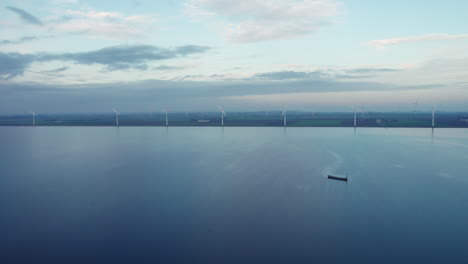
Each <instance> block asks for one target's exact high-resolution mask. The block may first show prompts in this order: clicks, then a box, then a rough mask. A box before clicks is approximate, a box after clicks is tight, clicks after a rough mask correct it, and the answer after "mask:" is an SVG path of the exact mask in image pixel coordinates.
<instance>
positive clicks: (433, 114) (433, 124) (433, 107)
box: [432, 105, 440, 128]
mask: <svg viewBox="0 0 468 264" xmlns="http://www.w3.org/2000/svg"><path fill="white" fill-rule="evenodd" d="M439 107H440V105H439V106H436V105H433V106H432V128H434V127H435V113H436V111H437V110H439Z"/></svg>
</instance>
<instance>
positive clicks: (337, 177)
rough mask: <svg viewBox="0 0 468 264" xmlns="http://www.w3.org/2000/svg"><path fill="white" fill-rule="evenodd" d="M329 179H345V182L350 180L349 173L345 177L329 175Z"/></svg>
mask: <svg viewBox="0 0 468 264" xmlns="http://www.w3.org/2000/svg"><path fill="white" fill-rule="evenodd" d="M328 179H332V180H339V181H345V182H347V181H348V175H346V176H345V177H342V176H333V175H328Z"/></svg>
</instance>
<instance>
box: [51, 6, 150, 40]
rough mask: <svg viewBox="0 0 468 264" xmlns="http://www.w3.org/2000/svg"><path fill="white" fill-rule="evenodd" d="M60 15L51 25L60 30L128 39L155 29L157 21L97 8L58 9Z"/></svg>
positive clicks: (146, 17) (144, 16)
mask: <svg viewBox="0 0 468 264" xmlns="http://www.w3.org/2000/svg"><path fill="white" fill-rule="evenodd" d="M56 12H58V13H59V17H57V18H56V19H54V20H53V21H52V23H51V27H52V28H53V29H54V30H56V31H60V32H66V33H78V34H89V35H93V36H99V37H108V38H119V39H126V38H128V37H131V36H136V35H141V34H144V33H147V32H148V31H151V30H153V29H154V28H153V25H154V23H155V22H156V21H155V19H154V18H152V17H151V16H147V15H135V16H125V15H123V14H121V13H118V12H100V11H95V10H85V11H82V10H79V11H77V10H58V11H56Z"/></svg>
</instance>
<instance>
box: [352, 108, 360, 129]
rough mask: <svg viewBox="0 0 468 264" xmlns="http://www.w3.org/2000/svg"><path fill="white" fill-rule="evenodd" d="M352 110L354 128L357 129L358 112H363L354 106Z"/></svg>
mask: <svg viewBox="0 0 468 264" xmlns="http://www.w3.org/2000/svg"><path fill="white" fill-rule="evenodd" d="M352 108H353V109H354V127H356V126H357V112H358V111H359V112H362V110H361V109H360V108H359V107H357V106H353V107H352Z"/></svg>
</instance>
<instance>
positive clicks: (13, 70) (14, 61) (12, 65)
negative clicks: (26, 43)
mask: <svg viewBox="0 0 468 264" xmlns="http://www.w3.org/2000/svg"><path fill="white" fill-rule="evenodd" d="M35 59H36V58H35V56H34V55H30V54H26V55H24V54H20V53H14V52H12V53H2V52H0V79H5V80H8V79H11V78H14V77H16V76H18V75H23V74H24V71H25V69H26V68H27V67H29V65H30V64H31V63H32V62H33V61H34V60H35Z"/></svg>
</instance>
